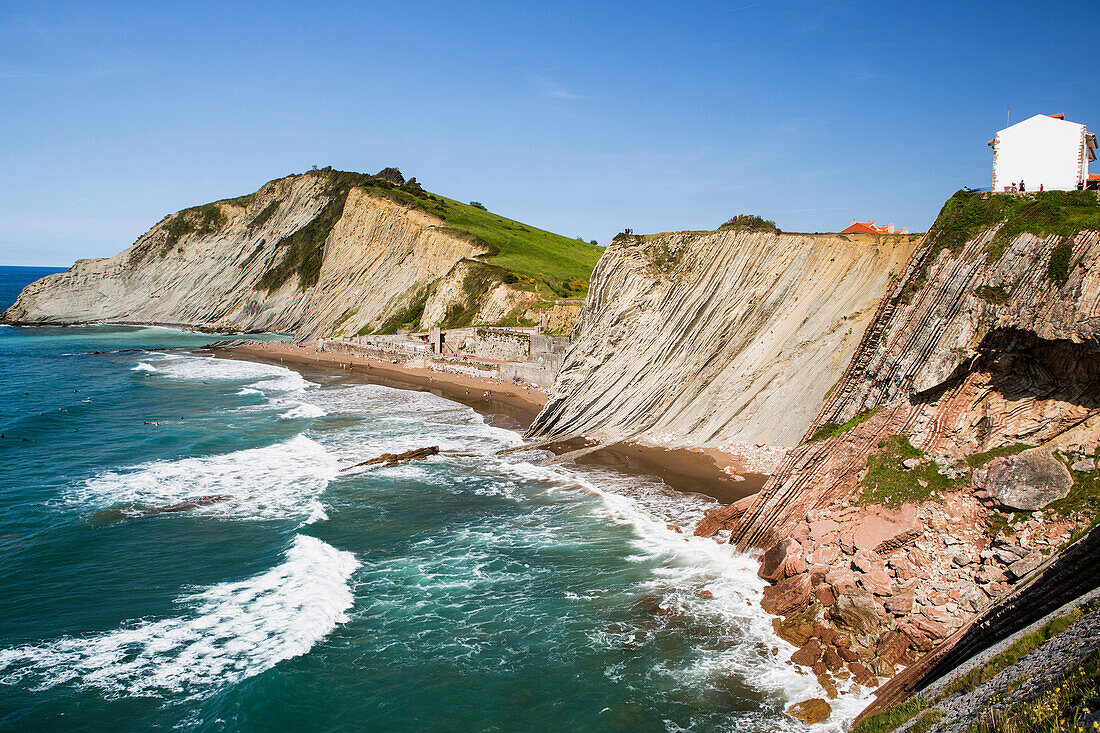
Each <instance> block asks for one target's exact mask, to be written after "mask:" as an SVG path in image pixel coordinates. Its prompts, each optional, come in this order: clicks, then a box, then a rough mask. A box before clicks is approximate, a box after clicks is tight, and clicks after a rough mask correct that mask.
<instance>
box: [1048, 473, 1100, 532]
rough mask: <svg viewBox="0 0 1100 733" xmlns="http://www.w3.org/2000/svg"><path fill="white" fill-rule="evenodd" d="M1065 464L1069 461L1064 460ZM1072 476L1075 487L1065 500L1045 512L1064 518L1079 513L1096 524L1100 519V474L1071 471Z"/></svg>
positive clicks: (1072, 487) (1052, 503)
mask: <svg viewBox="0 0 1100 733" xmlns="http://www.w3.org/2000/svg"><path fill="white" fill-rule="evenodd" d="M1063 463H1067V464H1068V461H1064V460H1063ZM1070 475H1072V476H1073V486H1071V487H1070V490H1069V494H1067V495H1066V497H1065V498H1064V499H1059V500H1058V501H1054V502H1051V503H1050V504H1047V505H1046V507H1044V509H1043V511H1044V512H1053V513H1055V514H1058V515H1061V516H1063V517H1068V516H1069V515H1071V514H1073V513H1074V512H1079V513H1081V514H1083V515H1084V516H1085V517H1087V518H1089V519H1091V520H1092V521H1093V522H1095V521H1096V519H1097V518H1100V472H1098V471H1089V472H1088V473H1077V472H1076V471H1072V470H1071V471H1070Z"/></svg>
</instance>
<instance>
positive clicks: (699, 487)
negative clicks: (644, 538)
mask: <svg viewBox="0 0 1100 733" xmlns="http://www.w3.org/2000/svg"><path fill="white" fill-rule="evenodd" d="M211 351H212V352H214V353H216V354H217V355H218V356H221V357H225V358H237V359H248V360H254V361H265V362H269V363H274V364H283V365H289V366H293V367H295V368H297V369H298V370H299V371H302V372H303V373H304V374H306V375H307V376H308V375H309V372H310V371H314V370H316V371H317V372H319V373H321V374H324V375H342V376H344V377H346V378H348V379H352V380H362V381H366V382H370V383H374V384H384V385H387V386H391V387H398V388H401V389H414V390H422V391H428V392H432V393H433V394H437V395H439V396H441V397H446V398H447V399H450V400H454V401H455V402H459V403H462V404H465V405H468V406H469V407H472V408H473V409H475V410H477V411H478V412H480V413H481V414H483V415H485V416H486V417H488V418H489V419H490V421H491V422H493V424H497V425H500V426H501V427H506V428H510V429H514V430H524V429H526V428H527V426H528V425H530V424H531V422H532V421H533V420H534V418H535V416H536V415H538V413H539V411H540V410H541V409H542V408H543V406H544V405H545V404H546V400H547V396H548V395H547V393H546V392H544V391H542V390H541V389H538V388H535V387H528V386H520V385H515V384H508V383H502V382H500V381H498V380H495V379H486V378H482V377H472V376H468V375H465V374H456V373H452V372H446V371H436V370H433V369H425V368H418V367H411V366H406V365H405V364H403V363H397V364H394V363H393V362H392V361H387V360H385V359H378V358H372V357H366V356H352V355H348V354H332V353H326V352H321V351H318V350H316V349H315V348H313V347H310V346H296V345H292V344H286V343H281V342H255V343H253V344H246V345H242V346H236V347H233V348H231V349H211ZM585 445H586V443H585V441H584V440H583V439H574V440H569V441H563V442H561V443H553V444H550V445H545V446H542V447H544V448H546V449H548V450H550V451H552V452H554V453H555V454H559V455H560V454H562V453H565V452H568V451H571V450H576V449H578V448H582V447H585ZM576 462H577V463H578V464H580V465H589V466H601V467H604V468H610V469H613V470H616V471H619V472H622V473H626V474H634V475H646V476H659V477H660V478H661V479H662V480H663V481H664V482H665V483H666V484H668V485H669V486H671V487H673V488H675V489H677V490H679V491H685V492H692V493H698V494H703V495H705V496H709V497H712V498H715V499H717V500H719V501H721V502H723V503H731V502H734V501H736V500H738V499H741V498H743V497H745V496H748V495H750V494H754V493H756V492H757V491H759V490H760V488H761V487H762V486H763V485H764V482H765V481H766V480H767V476H766V475H763V474H754V473H744V474H742V475H743V477H744V480H743V481H735V480H733V479H732V478H731V477H730V476H729V474H728V473H727V472H726V470H725V469H726V468H727V467H728V466H733V467H734V469H735V470H736V471H737V472H738V473H741V471H740V466H739V465H738V464H737V461H736V460H735V459H734V458H733V457H732V456H731V455H729V454H727V453H723V452H722V451H719V450H715V449H688V448H673V449H668V448H658V447H652V446H645V445H638V444H634V443H620V444H617V445H613V446H609V447H607V448H604V449H602V450H599V451H596V452H594V453H590V454H587V455H585V456H583V457H581V458H579V459H577V460H576Z"/></svg>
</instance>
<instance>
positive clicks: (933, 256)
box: [735, 192, 1100, 545]
mask: <svg viewBox="0 0 1100 733" xmlns="http://www.w3.org/2000/svg"><path fill="white" fill-rule="evenodd" d="M1083 193H1084V195H1085V196H1094V194H1092V192H1083ZM1093 205H1095V200H1093ZM1009 224H1010V222H1009V223H1001V222H996V223H995V224H994V225H991V226H988V227H985V228H979V229H977V231H970V232H968V234H969V235H970V236H968V237H967V239H966V241H965V242H962V243H959V244H958V245H955V244H954V243H952V242H950V241H947V240H948V239H949V237H948V235H949V234H950V232H949V231H947V230H946V229H945V228H946V227H947V226H949V225H950V222H947V221H944V220H943V219H942V217H941V221H940V222H938V226H937V227H934V228H933V229H932V230H931V231H930V232H929V235H928V239H927V242H926V243H925V244H924V245H923V246H922V248H921V250H920V251H918V252H917V253H916V254H915V255H914V256H913V258H912V259H911V260H910V261H909V263H908V265H907V266H906V268H905V273H904V276H903V277H902V278H900V279H899V280H898V281H897V282H896V283H894V285H893V286H892V287H891V289H890V291H889V293H887V295H886V297H885V298H884V299H883V300H882V303H881V304H880V306H879V308H878V312H877V313H876V314H875V318H874V321H873V322H872V324H871V326H870V327H869V328H868V329H867V332H866V335H865V336H864V338H863V341H862V343H861V344H860V346H859V349H858V350H857V351H856V353H855V355H854V356H853V358H852V360H851V363H850V364H849V365H848V366H847V369H846V370H845V372H844V376H843V379H842V380H841V381H840V383H839V384H838V385H837V387H836V389H834V390H833V392H832V394H831V395H830V396H829V399H828V400H827V401H826V403H825V405H824V407H823V408H822V410H821V412H820V414H819V415H818V416H817V418H816V419H815V420H814V421H813V425H812V426H811V429H810V430H809V431H808V432H807V436H809V435H811V434H813V433H814V432H815V431H817V430H820V429H822V428H824V429H825V432H828V431H829V429H830V427H831V426H843V425H844V424H845V423H847V422H848V421H850V420H852V419H853V418H857V415H859V416H861V417H863V416H865V417H866V419H865V420H863V421H862V422H859V424H858V425H855V426H854V427H852V428H851V429H850V430H848V431H846V432H843V433H841V434H839V435H836V436H830V437H824V439H821V440H816V441H809V442H807V443H805V444H803V445H801V446H799V448H798V449H797V450H795V451H794V452H792V453H791V454H790V455H789V456H788V457H787V458H786V459H785V461H784V463H783V464H782V465H781V466H780V468H779V470H778V471H777V473H776V474H775V475H774V476H773V477H772V479H771V481H769V483H768V485H767V486H765V488H764V491H763V492H762V493H761V496H760V497H759V499H758V500H757V502H756V503H755V504H754V506H753V507H752V508H751V509H750V510H749V511H748V512H747V513H746V514H745V515H744V517H743V518H742V519H741V520H740V522H739V523H738V526H737V531H736V533H735V536H736V539H738V540H739V541H740V542H741V543H742V544H743V545H751V544H758V545H759V544H762V545H767V544H769V541H770V540H771V538H773V537H774V538H779V537H783V536H786V535H787V533H788V532H789V531H790V529H791V527H792V526H793V524H794V523H795V522H797V521H798V520H799V519H800V518H801V517H802V516H804V515H805V514H806V512H807V511H808V510H810V509H812V508H814V507H815V506H817V505H818V504H821V503H827V502H829V501H831V500H834V499H837V498H840V497H846V496H848V495H850V494H852V493H853V492H855V490H856V487H857V484H858V482H859V480H860V479H861V478H862V477H863V475H864V473H865V471H866V466H867V458H868V456H869V455H871V454H872V453H875V452H880V451H881V449H882V447H883V446H882V445H880V443H881V442H882V441H883V440H884V439H886V438H888V437H890V436H895V435H902V436H905V437H906V438H907V439H908V440H909V442H910V443H911V444H912V446H913V447H914V448H915V449H917V450H919V451H921V452H922V453H924V454H926V455H928V456H929V457H932V458H934V459H936V462H937V464H938V465H941V466H947V467H950V466H951V465H953V464H960V460H961V459H962V458H963V457H964V456H967V455H972V454H976V453H980V452H983V451H989V450H991V449H996V448H1000V447H1004V446H1008V445H1012V444H1015V443H1017V442H1022V443H1026V444H1031V445H1039V444H1043V443H1048V442H1051V441H1053V442H1055V443H1056V444H1057V445H1060V446H1063V447H1066V448H1073V449H1078V450H1079V449H1083V448H1084V449H1088V452H1090V453H1091V452H1092V450H1093V449H1094V448H1095V445H1094V444H1095V440H1096V434H1095V430H1088V429H1087V428H1088V427H1089V425H1090V423H1088V422H1087V421H1088V420H1089V418H1091V417H1093V416H1095V415H1097V413H1098V412H1100V233H1098V232H1097V231H1096V230H1091V229H1090V230H1084V231H1079V232H1076V233H1072V234H1050V235H1047V236H1039V235H1036V234H1030V233H1027V232H1021V233H1018V234H1015V235H1013V236H1011V237H1007V236H1005V232H1004V229H1005V227H1006V226H1009ZM1006 240H1007V241H1006ZM871 410H875V412H874V413H873V414H870V411H871ZM858 420H859V418H857V421H858ZM1075 428H1086V429H1085V430H1084V431H1083V432H1082V430H1081V429H1078V430H1077V431H1075ZM833 432H836V431H835V430H834V431H833ZM958 470H959V471H965V470H966V468H965V466H964V465H962V464H960V467H959V469H958ZM948 473H950V469H949V470H948ZM771 541H774V540H771Z"/></svg>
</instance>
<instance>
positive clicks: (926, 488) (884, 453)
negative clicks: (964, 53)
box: [859, 435, 962, 507]
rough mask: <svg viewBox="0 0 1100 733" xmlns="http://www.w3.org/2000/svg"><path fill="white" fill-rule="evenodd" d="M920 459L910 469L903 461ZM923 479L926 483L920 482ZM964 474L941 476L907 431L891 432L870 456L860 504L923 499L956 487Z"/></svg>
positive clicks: (888, 504) (905, 501)
mask: <svg viewBox="0 0 1100 733" xmlns="http://www.w3.org/2000/svg"><path fill="white" fill-rule="evenodd" d="M907 458H917V459H921V461H922V462H921V464H920V465H918V466H917V467H916V468H913V469H907V468H905V466H903V465H902V461H904V460H906V459H907ZM921 481H924V485H923V486H922V485H921V483H920V482H921ZM961 482H962V479H961V478H957V479H949V478H947V477H946V476H941V475H940V473H939V471H938V469H937V466H936V464H935V463H933V462H931V461H928V460H925V456H924V453H922V452H921V451H920V450H918V449H917V448H914V447H913V444H912V443H910V442H909V438H907V437H905V436H904V435H891V436H888V437H886V438H883V439H882V440H880V441H879V443H878V450H877V451H875V452H873V453H871V455H869V456H868V457H867V474H866V475H865V476H864V477H863V480H862V481H860V482H859V486H860V488H861V489H862V493H861V494H860V497H859V501H860V503H861V504H885V505H886V506H891V507H897V506H901V505H902V504H906V503H910V502H921V501H924V500H926V499H929V498H931V497H932V496H934V495H936V494H940V493H943V492H945V491H949V490H951V489H953V488H955V487H956V486H957V485H958V484H960V483H961Z"/></svg>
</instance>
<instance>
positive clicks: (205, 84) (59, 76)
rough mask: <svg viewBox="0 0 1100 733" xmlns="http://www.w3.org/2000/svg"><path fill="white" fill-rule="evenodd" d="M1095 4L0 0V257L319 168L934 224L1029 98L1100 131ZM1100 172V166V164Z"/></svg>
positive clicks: (526, 214)
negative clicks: (1091, 53)
mask: <svg viewBox="0 0 1100 733" xmlns="http://www.w3.org/2000/svg"><path fill="white" fill-rule="evenodd" d="M1098 14H1100V8H1098V6H1097V4H1096V3H1095V2H1092V1H1091V0H1090V1H1085V0H1081V1H1078V2H1057V3H1056V2H1034V1H1033V2H957V1H954V2H924V3H902V2H893V1H890V0H887V1H885V2H884V1H882V0H876V1H874V2H871V1H867V2H863V1H852V2H830V1H828V0H815V1H813V2H802V1H800V0H799V1H791V2H785V1H782V0H772V1H770V2H769V1H768V0H731V1H730V2H723V3H710V2H696V3H670V2H661V3H650V2H644V1H640V0H639V1H636V2H630V3H601V2H593V1H589V2H578V3H573V2H555V3H552V4H551V3H545V4H543V3H517V2H500V3H489V2H462V3H458V2H455V3H449V2H439V3H434V2H403V3H402V2H392V1H391V2H386V3H371V2H347V3H345V2H340V1H339V0H335V1H331V2H326V3H300V4H299V3H280V2H265V3H254V4H253V3H204V2H189V3H180V4H174V3H148V2H142V3H132V4H131V3H91V2H80V3H71V4H69V3H61V2H58V3H41V2H34V3H21V2H9V1H7V0H0V110H2V111H0V171H2V173H3V175H2V176H0V264H9V265H22V264H28V265H29V264H33V265H69V264H71V263H72V261H73V260H74V259H76V258H79V257H92V256H110V255H112V254H115V253H117V252H119V251H121V250H122V249H124V248H126V247H127V246H129V245H130V244H132V243H133V241H134V240H135V239H136V238H137V237H138V236H140V235H141V234H142V233H143V232H144V231H145V230H147V229H148V228H149V227H150V226H151V225H152V224H154V223H155V222H156V221H157V220H159V219H160V218H161V217H162V216H164V215H165V214H167V213H170V212H173V211H176V210H178V209H181V208H184V207H187V206H191V205H195V204H199V203H203V202H206V201H211V200H215V199H219V198H224V197H228V196H236V195H240V194H244V193H249V192H251V191H253V190H255V189H256V188H258V187H259V186H260V185H261V184H263V183H264V182H265V181H268V180H270V179H272V178H278V177H280V176H283V175H286V174H288V173H292V172H300V171H303V170H306V169H308V168H309V167H310V166H312V165H318V166H325V165H332V166H334V167H336V168H341V169H346V170H358V171H364V172H375V171H377V170H378V169H380V168H383V167H385V166H388V165H396V166H398V167H399V168H401V169H402V171H404V172H405V174H406V175H407V176H416V177H417V178H418V180H420V182H421V183H422V184H424V186H425V187H426V188H428V189H429V190H431V191H434V192H436V193H439V194H443V195H446V196H451V197H454V198H458V199H461V200H466V201H468V200H471V199H476V200H479V201H482V202H484V203H485V204H486V205H487V206H488V207H489V208H490V209H491V210H493V211H497V212H499V213H501V214H504V215H506V216H510V217H512V218H515V219H520V220H522V221H525V222H529V223H531V224H534V225H537V226H540V227H544V228H546V229H550V230H552V231H556V232H559V233H561V234H565V235H567V236H578V235H579V236H583V237H584V238H585V239H598V240H599V241H600V242H601V243H606V242H607V241H608V240H609V238H610V237H611V236H613V235H614V234H615V232H617V231H620V230H621V229H622V228H624V227H632V228H633V229H634V230H635V231H639V232H652V231H666V230H671V229H704V228H708V229H709V228H714V227H716V226H717V225H718V224H720V223H721V222H722V221H724V220H725V219H727V218H728V217H729V216H731V215H733V214H736V213H741V212H754V213H759V214H762V215H764V216H767V217H768V218H772V219H775V220H776V221H777V222H778V224H779V226H780V227H781V228H783V229H787V230H793V231H830V230H831V231H835V230H837V229H840V228H843V227H844V226H846V225H847V223H848V222H849V220H850V219H851V218H853V217H858V218H861V219H864V218H874V219H876V220H878V221H879V222H880V223H885V222H888V221H893V222H895V223H896V224H897V225H898V226H908V227H910V228H911V229H915V230H916V229H923V228H926V227H927V226H928V225H929V224H930V223H931V221H932V220H933V218H934V217H935V214H936V212H937V211H938V210H939V207H940V205H941V204H942V203H943V200H944V199H945V198H947V197H948V196H949V195H950V194H951V193H952V192H953V191H955V190H956V189H958V188H960V187H961V186H963V185H970V186H988V185H989V177H990V173H989V169H990V165H991V160H992V153H991V151H990V150H989V148H987V147H986V145H985V141H986V140H988V139H989V138H991V137H992V136H993V134H994V132H996V131H997V130H998V129H1000V128H1001V127H1003V126H1004V121H1005V112H1006V107H1009V106H1011V108H1012V119H1013V121H1019V120H1021V119H1023V118H1024V117H1027V116H1030V115H1032V114H1037V113H1056V112H1065V113H1066V118H1067V119H1070V120H1073V121H1076V122H1084V123H1086V124H1090V125H1091V126H1092V129H1096V128H1100V94H1098V93H1097V91H1096V90H1097V88H1098V83H1097V72H1096V71H1095V63H1094V60H1092V59H1088V58H1083V57H1079V55H1080V54H1082V53H1084V52H1086V51H1088V50H1089V48H1090V46H1091V45H1092V43H1093V41H1094V39H1095V37H1096V33H1097V31H1098V30H1100V21H1098V19H1097V18H1098ZM1096 170H1100V168H1098V167H1097V166H1095V165H1094V171H1096Z"/></svg>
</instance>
